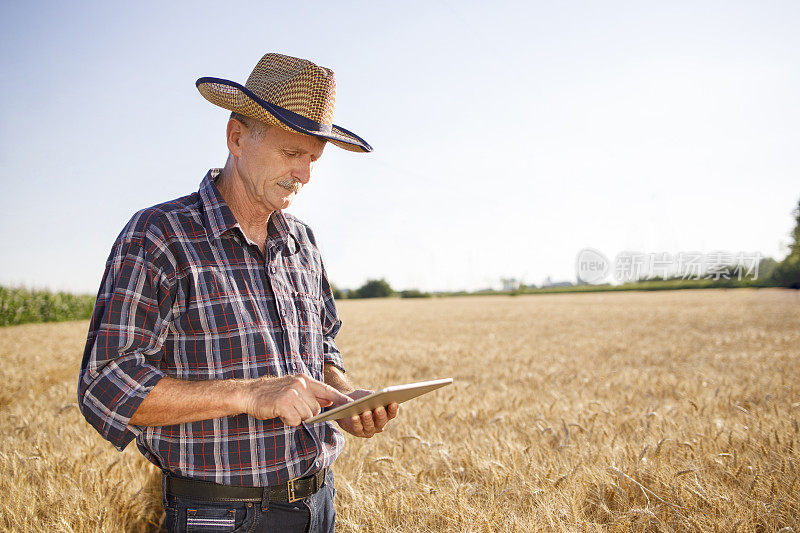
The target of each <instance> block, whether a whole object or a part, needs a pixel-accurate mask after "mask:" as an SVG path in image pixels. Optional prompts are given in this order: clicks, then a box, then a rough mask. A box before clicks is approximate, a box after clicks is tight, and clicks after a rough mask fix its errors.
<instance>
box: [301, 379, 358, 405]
mask: <svg viewBox="0 0 800 533" xmlns="http://www.w3.org/2000/svg"><path fill="white" fill-rule="evenodd" d="M309 389H310V390H311V392H312V393H313V394H314V396H316V397H317V398H322V399H324V400H329V401H331V402H333V404H335V405H344V404H346V403H350V402H352V401H353V399H352V398H351V397H349V396H347V395H346V394H342V393H341V392H339V391H338V390H336V389H334V388H333V387H331V386H330V385H327V384H325V383H323V382H321V381H316V380H315V381H311V382H310V387H309Z"/></svg>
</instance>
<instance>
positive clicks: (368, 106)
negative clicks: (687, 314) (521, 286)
mask: <svg viewBox="0 0 800 533" xmlns="http://www.w3.org/2000/svg"><path fill="white" fill-rule="evenodd" d="M114 4H117V5H112V3H110V2H69V3H67V2H36V1H30V2H4V3H3V4H2V7H0V51H1V52H2V53H0V69H1V70H2V73H3V76H4V80H5V83H4V84H3V85H4V87H3V91H2V94H3V98H2V99H0V117H2V120H0V167H1V168H2V169H3V171H4V172H3V173H2V178H0V179H2V191H3V192H2V194H0V228H2V229H0V254H2V255H0V265H2V266H0V284H3V285H25V286H28V287H36V288H48V289H52V290H69V291H73V292H82V293H96V292H97V290H98V288H99V284H100V280H101V277H102V274H103V270H104V266H105V261H106V259H107V257H108V254H109V252H110V250H111V246H112V244H113V242H114V240H115V238H116V237H117V235H118V234H119V232H120V230H121V229H122V227H123V226H124V225H125V224H126V223H127V221H128V220H129V219H130V218H131V216H132V215H133V214H134V213H135V212H136V211H138V210H140V209H142V208H145V207H148V206H151V205H154V204H157V203H161V202H164V201H167V200H170V199H174V198H177V197H180V196H184V195H186V194H190V193H191V192H194V191H196V190H197V189H198V187H199V184H200V182H201V180H202V179H203V176H204V175H205V173H206V172H207V171H208V169H210V168H214V167H220V166H223V165H224V162H225V159H226V157H227V148H226V145H225V125H226V122H227V117H228V112H227V111H225V110H224V109H222V108H219V107H216V106H214V105H212V104H210V103H209V102H207V101H206V100H205V99H204V98H203V97H202V96H201V95H200V93H199V92H198V91H197V89H196V88H195V86H194V82H195V80H196V79H197V78H199V77H202V76H214V77H220V78H226V79H230V80H234V81H237V82H240V83H244V82H245V81H246V79H247V77H248V75H249V74H250V71H251V70H252V68H253V67H254V66H255V64H256V63H257V62H258V60H259V59H260V58H261V56H262V55H263V54H264V53H267V52H277V53H282V54H287V55H293V56H298V57H303V58H306V59H309V60H311V61H313V62H315V63H317V64H320V65H323V66H326V67H330V68H332V69H333V70H334V72H335V74H336V84H337V85H336V87H337V93H336V113H335V118H334V123H335V124H338V125H340V126H343V127H344V128H346V129H348V130H351V131H353V132H355V133H356V134H358V135H359V136H361V137H363V138H364V139H366V140H367V141H368V142H369V143H370V144H371V145H372V146H373V147H374V148H375V151H374V152H373V153H370V154H359V153H352V152H348V151H345V150H341V149H338V148H337V147H335V146H333V145H330V146H327V147H326V149H325V152H324V155H323V157H322V158H321V159H320V161H319V163H318V164H317V166H316V167H315V168H314V173H313V174H312V176H311V181H310V183H309V184H308V185H307V186H306V187H304V188H303V190H302V191H301V192H300V194H299V196H298V198H297V200H296V201H295V203H294V204H293V205H292V206H291V207H290V208H289V209H288V211H289V212H291V213H293V214H295V215H296V216H298V217H299V218H300V219H302V220H304V221H305V222H307V223H308V224H310V225H311V227H312V228H314V232H315V235H316V236H317V240H318V242H319V245H320V248H321V250H322V254H323V259H324V261H325V266H326V269H327V271H328V274H329V277H330V278H331V280H332V281H333V282H334V283H335V284H336V285H338V286H340V287H344V288H354V287H358V286H359V285H361V284H362V283H363V282H364V281H365V280H367V279H371V278H385V279H386V280H387V281H388V282H389V283H390V284H391V285H392V286H393V287H394V288H395V289H410V288H417V289H422V290H449V291H452V290H463V289H466V290H475V289H480V288H484V287H492V286H494V287H496V286H498V284H499V280H500V279H501V278H503V277H515V278H517V279H520V280H522V281H524V282H525V283H531V284H541V283H542V282H543V281H544V280H545V279H546V278H548V277H549V278H551V279H553V280H575V274H576V272H575V269H576V266H575V260H576V255H577V254H578V252H579V251H580V250H581V249H583V248H586V247H591V248H593V249H596V250H598V251H600V252H602V253H603V254H605V255H606V256H609V257H613V256H614V255H615V254H617V253H620V252H621V251H626V250H627V251H631V250H633V251H639V252H643V253H659V252H668V253H673V254H675V253H679V252H683V251H699V252H702V253H710V252H712V251H714V250H726V251H729V252H731V253H737V252H746V253H759V254H763V255H764V256H771V257H775V258H776V259H780V258H782V257H784V256H785V255H786V253H787V244H788V242H789V232H790V231H791V229H792V228H793V224H794V219H793V216H792V210H793V209H794V208H795V207H796V206H797V203H798V199H800V150H798V147H800V133H798V130H799V127H798V125H799V124H800V106H798V103H797V102H798V100H797V95H798V94H800V32H798V31H797V28H798V27H800V4H798V3H797V2H788V1H787V2H755V1H753V2H732V1H719V2H697V1H690V2H682V1H673V2H638V1H632V2H613V1H612V2H558V3H556V2H467V1H459V2H456V1H429V2H380V3H379V2H347V1H341V2H335V3H334V2H327V3H322V2H303V1H297V2H281V3H273V2H246V1H240V2H236V3H225V4H222V3H220V2H213V3H211V2H203V1H193V2H158V3H156V2H145V1H142V2H128V3H126V4H125V5H122V4H121V3H114Z"/></svg>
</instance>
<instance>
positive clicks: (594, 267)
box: [575, 248, 611, 283]
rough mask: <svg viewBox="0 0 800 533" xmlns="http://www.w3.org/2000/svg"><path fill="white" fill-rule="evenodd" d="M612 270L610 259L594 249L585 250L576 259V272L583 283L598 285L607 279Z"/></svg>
mask: <svg viewBox="0 0 800 533" xmlns="http://www.w3.org/2000/svg"><path fill="white" fill-rule="evenodd" d="M610 269H611V263H609V261H608V258H607V257H606V256H604V255H603V254H602V253H600V252H598V251H597V250H595V249H594V248H584V249H583V250H581V251H580V252H578V257H577V258H576V259H575V272H576V274H577V276H578V281H580V282H582V283H598V282H601V281H603V280H605V279H606V276H608V272H609V270H610Z"/></svg>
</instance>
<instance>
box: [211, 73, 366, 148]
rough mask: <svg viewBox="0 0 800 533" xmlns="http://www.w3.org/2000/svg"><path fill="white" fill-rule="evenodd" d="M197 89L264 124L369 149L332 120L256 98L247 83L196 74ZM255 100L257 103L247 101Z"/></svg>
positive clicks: (341, 146)
mask: <svg viewBox="0 0 800 533" xmlns="http://www.w3.org/2000/svg"><path fill="white" fill-rule="evenodd" d="M195 86H196V87H197V90H199V91H200V94H202V95H203V97H204V98H205V99H206V100H208V101H209V102H211V103H212V104H214V105H218V106H220V107H222V108H224V109H228V110H230V111H235V112H237V113H240V114H242V115H245V116H248V117H253V118H255V119H257V120H261V121H263V122H266V123H267V124H271V125H276V126H279V127H283V128H284V129H288V130H290V131H291V130H293V131H297V132H300V133H304V134H306V135H312V136H314V137H320V138H322V139H326V140H328V141H330V142H332V143H333V144H335V145H336V146H338V147H340V148H343V149H345V150H349V151H351V152H371V151H372V146H370V145H369V143H368V142H367V141H365V140H364V139H362V138H361V137H359V136H358V135H356V134H355V133H353V132H351V131H348V130H346V129H344V128H342V127H341V126H337V125H335V124H331V125H328V124H320V123H319V122H315V121H313V120H311V119H309V118H306V117H304V116H303V115H299V114H297V113H295V112H293V111H289V110H288V109H285V108H283V107H280V106H277V105H275V104H272V103H270V102H267V101H265V100H262V99H261V98H259V96H258V95H257V94H255V93H253V91H251V90H249V89H248V88H247V87H245V86H243V85H241V84H239V83H236V82H235V81H230V80H224V79H221V78H210V77H204V78H200V79H198V80H197V81H196V82H195ZM250 103H255V104H257V105H255V106H253V105H248V104H250Z"/></svg>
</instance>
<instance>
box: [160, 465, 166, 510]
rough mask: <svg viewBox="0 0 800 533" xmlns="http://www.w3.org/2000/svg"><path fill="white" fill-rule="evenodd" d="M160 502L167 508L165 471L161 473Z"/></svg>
mask: <svg viewBox="0 0 800 533" xmlns="http://www.w3.org/2000/svg"><path fill="white" fill-rule="evenodd" d="M161 502H162V503H163V505H164V507H166V506H167V471H166V470H162V471H161Z"/></svg>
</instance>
